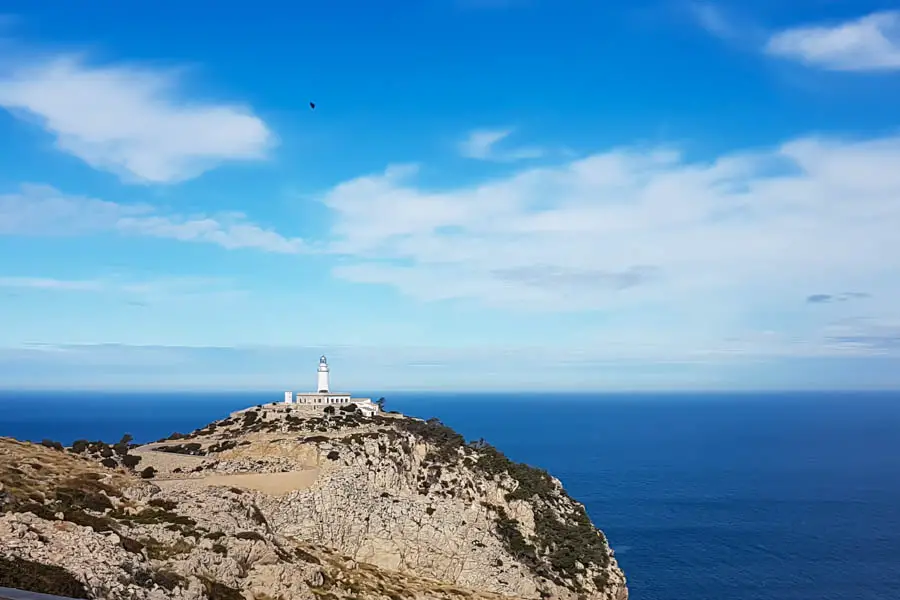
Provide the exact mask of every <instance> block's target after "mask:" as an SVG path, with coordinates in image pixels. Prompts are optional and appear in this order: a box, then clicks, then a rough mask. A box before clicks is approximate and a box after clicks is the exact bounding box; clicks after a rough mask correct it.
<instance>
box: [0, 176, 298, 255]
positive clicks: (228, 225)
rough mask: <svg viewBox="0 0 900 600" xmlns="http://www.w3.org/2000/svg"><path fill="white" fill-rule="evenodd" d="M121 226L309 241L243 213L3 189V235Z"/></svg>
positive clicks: (237, 240)
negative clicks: (173, 210) (189, 211)
mask: <svg viewBox="0 0 900 600" xmlns="http://www.w3.org/2000/svg"><path fill="white" fill-rule="evenodd" d="M102 232H117V233H120V234H124V235H140V236H149V237H159V238H170V239H176V240H181V241H186V242H201V243H209V244H217V245H219V246H222V247H224V248H228V249H237V248H252V249H257V250H263V251H265V252H277V253H287V254H293V253H297V252H300V251H301V250H302V249H303V248H304V246H303V242H302V240H300V239H299V238H287V237H284V236H282V235H280V234H278V233H276V232H274V231H272V230H269V229H264V228H262V227H260V226H259V225H255V224H253V223H251V222H250V221H248V220H247V218H246V216H245V215H243V214H241V213H226V214H221V215H194V216H186V215H179V214H166V213H160V212H159V211H158V210H157V209H154V208H153V207H151V206H148V205H144V204H119V203H115V202H109V201H105V200H97V199H94V198H88V197H84V196H70V195H66V194H63V193H61V192H59V191H58V190H56V189H54V188H52V187H49V186H38V185H23V186H22V188H21V190H20V191H19V192H17V193H12V194H3V195H0V235H76V234H90V233H102Z"/></svg>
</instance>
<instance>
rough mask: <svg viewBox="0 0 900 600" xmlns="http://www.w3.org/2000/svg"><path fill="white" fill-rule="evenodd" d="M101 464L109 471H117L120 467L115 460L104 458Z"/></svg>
mask: <svg viewBox="0 0 900 600" xmlns="http://www.w3.org/2000/svg"><path fill="white" fill-rule="evenodd" d="M100 464H101V465H103V466H104V467H106V468H107V469H115V468H116V467H118V466H119V463H117V462H116V459H114V458H104V459H103V460H101V461H100Z"/></svg>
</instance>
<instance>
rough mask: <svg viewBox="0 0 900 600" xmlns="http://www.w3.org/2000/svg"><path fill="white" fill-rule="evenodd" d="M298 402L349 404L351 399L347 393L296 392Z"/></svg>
mask: <svg viewBox="0 0 900 600" xmlns="http://www.w3.org/2000/svg"><path fill="white" fill-rule="evenodd" d="M296 401H297V403H299V404H350V403H351V402H353V399H352V398H351V397H350V395H349V394H347V395H344V394H297V397H296Z"/></svg>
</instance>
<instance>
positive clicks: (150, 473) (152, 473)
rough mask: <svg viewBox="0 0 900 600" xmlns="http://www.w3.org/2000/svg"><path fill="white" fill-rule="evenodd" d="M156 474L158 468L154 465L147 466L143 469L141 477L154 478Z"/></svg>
mask: <svg viewBox="0 0 900 600" xmlns="http://www.w3.org/2000/svg"><path fill="white" fill-rule="evenodd" d="M155 475H156V469H154V468H153V467H147V468H146V469H144V470H143V471H141V479H152V478H153V477H154V476H155Z"/></svg>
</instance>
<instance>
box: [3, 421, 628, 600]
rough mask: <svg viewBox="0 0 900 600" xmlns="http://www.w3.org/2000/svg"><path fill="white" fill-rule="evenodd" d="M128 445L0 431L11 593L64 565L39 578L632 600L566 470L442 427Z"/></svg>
mask: <svg viewBox="0 0 900 600" xmlns="http://www.w3.org/2000/svg"><path fill="white" fill-rule="evenodd" d="M329 412H330V411H329ZM92 451H94V452H96V453H100V452H102V451H103V448H102V447H93V450H92ZM129 452H130V455H132V456H135V457H139V459H140V461H139V463H138V465H137V466H136V467H134V471H130V470H129V469H127V468H124V467H121V466H120V467H118V468H115V469H109V468H104V467H103V466H101V465H100V464H99V463H98V461H97V459H96V457H95V456H93V455H90V454H89V453H79V454H75V453H74V452H73V451H72V450H66V451H59V450H58V449H52V448H47V447H42V446H37V445H33V444H26V443H22V442H16V441H14V440H8V439H0V486H2V487H0V513H2V514H0V586H3V585H7V586H9V587H21V586H17V585H12V584H15V583H16V581H15V578H16V577H19V578H21V577H22V576H21V573H23V572H29V570H39V569H41V568H46V569H51V570H52V569H53V568H54V567H59V568H60V569H59V570H55V571H48V572H47V573H44V574H43V575H42V577H41V578H42V580H46V581H51V582H56V583H58V585H59V586H61V588H60V589H66V590H71V589H76V590H78V589H82V590H83V592H82V593H81V597H87V598H108V599H110V600H118V599H120V598H121V599H123V600H124V599H126V598H128V599H136V600H141V599H145V598H146V599H150V600H155V599H157V598H159V599H160V600H161V599H162V598H178V599H181V600H194V599H197V600H200V599H206V598H209V599H216V600H218V599H225V600H236V599H238V598H247V599H248V600H249V599H259V600H263V599H270V600H273V599H277V598H281V599H283V600H288V599H292V598H297V599H306V598H321V597H325V596H327V597H328V598H329V599H330V600H334V599H335V598H396V597H397V596H400V597H403V598H423V599H424V598H447V599H448V600H449V599H450V598H455V597H457V596H460V595H465V596H469V598H472V599H475V598H501V597H514V598H528V599H538V598H542V599H543V598H560V599H565V600H576V599H577V600H582V599H589V598H593V599H598V600H600V599H602V600H626V599H627V597H628V591H627V587H626V583H625V577H624V575H623V573H622V571H621V570H620V569H619V567H618V565H617V563H616V560H615V558H614V555H613V552H612V550H611V549H610V548H609V546H608V544H607V543H606V539H605V537H604V536H603V534H602V533H600V532H599V531H598V530H597V529H595V528H594V526H593V525H592V524H591V522H590V520H589V519H588V517H587V515H586V513H585V511H584V508H583V506H582V505H581V504H579V503H577V502H575V501H574V500H572V499H571V498H570V497H569V496H568V495H567V494H566V493H565V491H564V490H563V488H562V485H561V484H560V482H559V481H558V480H556V479H555V478H553V477H552V476H550V475H549V474H547V473H545V472H543V471H540V470H537V469H533V468H530V467H527V466H525V465H520V464H516V463H512V462H510V461H508V460H507V459H506V458H505V457H504V456H503V455H502V454H500V453H499V452H498V451H497V450H495V449H494V448H492V447H490V446H488V445H486V444H483V443H481V444H467V443H465V441H464V440H463V439H462V438H461V437H460V436H459V435H458V434H456V433H455V432H453V431H452V430H449V429H448V428H446V427H444V426H443V425H441V424H440V423H438V422H433V421H429V422H423V421H421V420H418V419H411V418H407V417H403V416H401V415H395V414H382V415H376V416H375V417H365V416H362V415H360V414H359V413H355V412H349V411H341V410H339V409H338V410H335V411H334V414H326V413H325V412H324V411H322V409H320V408H315V407H308V406H297V405H293V406H284V405H267V406H265V407H262V408H256V409H248V410H247V411H240V412H238V413H235V414H232V415H231V416H230V417H229V418H227V419H224V420H222V421H218V422H216V423H212V424H210V425H208V426H206V427H204V428H202V429H200V430H197V431H195V432H193V433H192V434H189V435H187V436H182V435H175V436H173V439H170V440H165V441H160V442H158V443H155V444H148V445H146V446H142V447H132V448H130V450H129ZM33 465H38V466H39V467H40V468H35V467H34V466H33ZM147 467H152V469H150V470H149V471H152V476H151V475H150V474H148V473H147V472H145V473H144V476H145V477H147V478H141V477H140V476H139V475H138V474H139V473H141V472H142V471H143V470H144V469H147ZM10 573H12V575H11V574H10ZM10 581H12V584H11V583H10ZM67 586H68V587H67ZM78 586H82V587H81V588H79V587H78ZM35 591H43V592H49V593H59V592H58V591H55V590H53V589H35ZM68 595H76V594H72V593H69V594H68ZM456 600H458V598H456Z"/></svg>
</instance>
